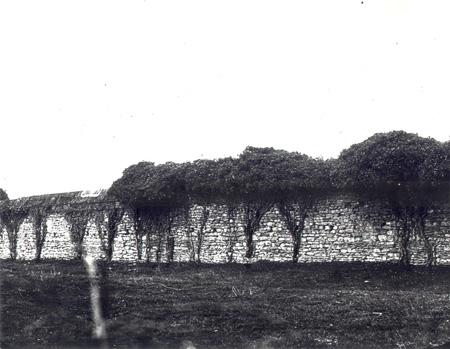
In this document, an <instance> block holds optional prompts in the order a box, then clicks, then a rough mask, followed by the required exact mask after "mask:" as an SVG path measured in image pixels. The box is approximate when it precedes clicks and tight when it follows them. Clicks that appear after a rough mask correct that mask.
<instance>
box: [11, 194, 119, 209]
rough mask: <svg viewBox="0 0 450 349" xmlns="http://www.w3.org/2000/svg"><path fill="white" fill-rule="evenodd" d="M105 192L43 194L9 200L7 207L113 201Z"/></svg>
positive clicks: (54, 205) (53, 205)
mask: <svg viewBox="0 0 450 349" xmlns="http://www.w3.org/2000/svg"><path fill="white" fill-rule="evenodd" d="M106 193H107V190H106V189H99V190H96V191H88V190H86V191H73V192H68V193H57V194H45V195H35V196H27V197H23V198H19V199H15V200H9V201H7V202H8V206H14V207H27V208H31V207H40V206H41V207H45V206H47V207H48V206H52V207H57V206H65V205H74V204H84V203H102V202H109V201H113V200H110V199H108V198H107V195H106Z"/></svg>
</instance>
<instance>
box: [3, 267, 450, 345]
mask: <svg viewBox="0 0 450 349" xmlns="http://www.w3.org/2000/svg"><path fill="white" fill-rule="evenodd" d="M0 263H1V341H2V343H1V348H3V349H5V348H28V347H29V348H68V347H70V348H86V347H91V346H92V345H93V343H92V341H91V313H90V303H89V281H88V280H87V278H86V276H85V270H84V266H83V264H82V263H81V262H77V261H43V262H41V263H39V264H36V263H34V262H24V261H17V262H12V261H1V262H0ZM100 267H101V269H102V271H103V281H102V292H103V304H104V313H105V317H106V320H107V330H108V337H109V338H108V340H109V345H110V347H112V348H179V347H180V345H181V343H182V341H183V340H190V341H192V342H193V343H194V345H195V346H196V347H197V348H199V349H200V348H326V347H336V348H363V347H365V348H425V347H428V346H430V345H436V344H442V343H444V342H447V341H450V298H449V297H450V296H449V292H450V267H444V266H441V267H437V268H435V269H434V270H433V271H432V272H428V271H427V270H425V269H423V268H420V267H415V268H413V269H412V270H400V269H399V268H398V267H397V266H395V265H393V264H363V263H324V264H298V265H293V264H288V263H285V264H277V263H256V264H252V265H236V264H233V265H194V264H172V265H160V266H157V265H154V264H138V265H137V266H133V265H129V264H110V265H101V266H100Z"/></svg>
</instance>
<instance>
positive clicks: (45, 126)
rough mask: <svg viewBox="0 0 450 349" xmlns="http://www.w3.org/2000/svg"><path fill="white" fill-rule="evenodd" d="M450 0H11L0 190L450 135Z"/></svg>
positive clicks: (45, 188)
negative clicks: (244, 155) (383, 136)
mask: <svg viewBox="0 0 450 349" xmlns="http://www.w3.org/2000/svg"><path fill="white" fill-rule="evenodd" d="M449 10H450V1H448V0H441V1H439V0H433V1H425V0H421V1H413V0H364V1H363V3H362V2H361V0H359V1H353V0H351V1H350V0H344V1H336V0H331V1H321V0H310V1H300V0H295V1H288V0H281V1H279V0H273V1H263V0H256V1H245V0H237V1H233V0H227V1H214V0H205V1H195V0H189V1H185V0H183V1H170V0H164V1H152V0H140V1H137V0H136V1H134V0H123V1H112V0H107V1H95V0H89V1H83V0H77V1H60V0H58V1H46V0H39V1H34V0H33V1H20V0H17V1H1V2H0V125H1V133H0V152H1V159H0V160H1V161H0V188H3V189H5V190H6V192H7V193H8V194H9V196H10V198H17V197H21V196H28V195H37V194H45V193H57V192H65V191H75V190H84V189H90V188H98V187H102V188H108V187H109V186H110V185H111V184H112V182H113V181H114V180H115V179H117V178H119V177H120V176H121V174H122V171H123V170H124V169H125V168H126V167H128V166H130V165H132V164H135V163H137V162H139V161H141V160H147V161H154V162H156V163H163V162H166V161H175V162H183V161H190V160H195V159H199V158H220V157H224V156H237V155H238V154H239V153H240V152H242V151H243V150H244V148H245V147H246V146H248V145H253V146H269V147H274V148H276V149H285V150H289V151H299V152H301V153H305V154H308V155H311V156H314V157H318V156H323V157H324V158H328V157H337V156H338V155H339V153H340V151H341V150H342V149H344V148H347V147H348V146H350V145H352V144H354V143H357V142H361V141H363V140H365V139H366V138H368V137H370V136H371V135H373V134H374V133H376V132H387V131H391V130H399V129H402V130H405V131H408V132H413V133H418V134H419V135H420V136H424V137H428V136H430V137H433V138H436V139H438V140H440V141H447V140H449V139H450V129H449V128H448V119H449V114H450V113H449V112H450V68H449V64H450V63H449V62H450V21H449V20H448V16H449V13H450V11H449Z"/></svg>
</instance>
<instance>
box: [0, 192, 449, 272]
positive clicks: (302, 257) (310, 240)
mask: <svg viewBox="0 0 450 349" xmlns="http://www.w3.org/2000/svg"><path fill="white" fill-rule="evenodd" d="M226 209H227V208H226V207H225V206H218V205H213V206H211V207H208V210H209V216H208V220H207V221H206V224H205V226H204V230H203V233H204V234H203V235H202V238H203V240H202V248H201V253H200V260H201V261H202V262H207V263H225V262H227V261H230V260H232V261H234V262H239V263H243V262H254V261H259V260H270V261H291V260H292V249H293V244H292V238H291V235H290V233H289V231H288V230H287V229H286V225H285V223H284V220H283V217H282V216H281V215H280V213H279V212H278V211H277V209H275V208H274V209H272V210H271V211H269V212H268V213H267V214H266V215H265V216H264V218H263V219H262V221H261V226H260V229H259V230H258V231H257V232H256V233H255V236H254V244H255V254H254V257H253V258H251V259H250V260H249V259H247V258H245V250H246V246H245V239H244V235H243V224H242V223H240V217H239V216H238V217H237V218H236V220H235V222H234V224H235V225H236V231H232V230H230V222H228V218H227V213H226V212H227V211H226ZM433 214H434V215H433V216H434V217H435V218H434V219H433V222H431V221H430V222H428V224H427V232H428V234H429V236H430V242H431V243H432V244H433V245H434V247H435V254H436V260H437V262H438V263H442V264H448V263H450V219H449V218H448V209H447V208H446V209H445V210H444V209H443V210H442V211H441V212H434V213H433ZM201 215H202V207H198V206H196V207H193V208H191V211H190V220H189V221H190V223H189V224H186V221H185V220H184V219H182V217H176V218H175V220H174V224H173V228H172V231H171V237H172V238H173V241H174V256H173V257H174V261H180V262H182V261H189V260H191V259H192V258H195V259H197V258H198V256H197V255H196V254H194V251H195V252H197V247H198V242H199V239H198V238H199V235H200V234H199V233H200V231H201V230H200V229H201V222H200V217H201ZM47 225H48V235H47V238H46V241H45V243H44V247H43V249H42V258H43V259H45V258H56V259H72V258H74V257H75V252H76V248H75V246H74V245H73V243H72V242H71V239H70V234H69V230H68V225H67V222H66V221H65V219H64V218H63V215H62V214H60V213H53V214H51V215H50V216H49V217H48V220H47ZM395 236H396V234H395V224H394V221H393V220H385V219H383V215H382V214H381V211H380V210H377V209H374V208H371V207H369V206H365V205H361V204H359V203H357V202H352V201H350V200H348V199H346V198H341V199H334V200H325V201H323V202H321V203H320V204H319V205H318V207H317V209H316V210H315V211H314V212H312V213H311V214H310V215H309V216H308V218H307V219H306V226H305V230H304V234H303V237H302V242H301V248H300V254H299V262H324V261H396V260H398V256H399V254H398V248H397V243H396V239H395ZM150 243H151V248H150V249H149V258H148V259H149V260H150V261H156V260H157V251H158V244H159V245H160V260H161V261H166V252H167V250H166V248H167V246H166V245H167V237H166V236H164V237H162V238H159V237H157V236H152V240H151V241H150ZM145 244H146V241H144V248H143V251H145V250H146V249H145V247H146V245H145ZM411 246H412V262H413V263H414V264H420V263H423V262H424V260H425V257H426V255H425V251H424V248H423V242H422V241H420V240H418V239H415V240H414V239H413V241H412V243H411ZM85 249H86V251H87V253H88V254H90V255H92V256H94V257H96V258H103V257H104V254H103V252H102V248H101V241H100V238H99V235H98V231H97V228H96V226H95V224H94V223H93V222H91V223H90V225H89V227H88V233H87V236H86V238H85ZM17 256H18V258H19V259H27V260H30V259H33V258H34V257H35V236H34V233H33V229H32V224H31V221H30V220H29V219H28V220H26V221H25V222H24V223H23V224H22V226H21V228H20V231H19V235H18V243H17ZM9 257H10V253H9V245H8V236H7V234H6V231H3V232H2V234H1V238H0V258H9ZM146 259H147V256H146V255H145V254H144V256H143V260H146ZM113 260H117V261H135V260H137V247H136V240H135V237H134V230H133V225H132V222H131V220H130V217H128V216H125V217H124V219H123V221H122V223H121V224H120V226H119V233H118V236H117V237H116V240H115V245H114V254H113Z"/></svg>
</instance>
